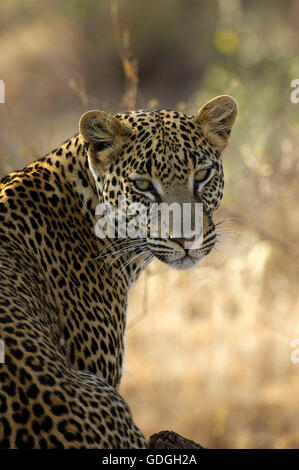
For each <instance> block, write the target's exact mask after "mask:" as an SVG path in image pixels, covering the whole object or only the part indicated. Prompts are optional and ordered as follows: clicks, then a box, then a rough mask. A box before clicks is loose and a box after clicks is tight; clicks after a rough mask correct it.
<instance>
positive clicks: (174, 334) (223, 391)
mask: <svg viewBox="0 0 299 470" xmlns="http://www.w3.org/2000/svg"><path fill="white" fill-rule="evenodd" d="M246 236H249V237H250V242H248V239H247V242H246V243H245V246H239V252H240V254H239V255H234V256H233V257H232V258H231V259H232V261H231V262H225V261H224V262H222V261H221V260H220V259H219V256H216V255H210V258H207V259H206V261H205V262H204V263H203V264H202V266H200V267H199V268H196V269H195V270H190V271H187V272H176V271H172V270H169V269H168V268H166V267H163V266H162V265H161V264H158V263H157V264H153V265H152V266H151V267H149V268H148V272H147V274H146V275H145V277H143V279H142V280H140V282H139V283H138V284H137V285H136V286H135V287H134V288H133V290H132V292H131V295H130V311H129V319H128V331H127V348H126V351H127V352H126V361H125V372H124V377H123V382H122V387H121V391H122V394H123V395H124V397H125V398H126V399H127V400H128V402H129V404H130V406H131V408H132V411H133V414H134V416H135V420H136V422H137V423H138V425H139V426H140V427H141V428H142V430H143V431H144V433H145V434H146V435H147V436H149V435H150V434H151V433H153V432H157V431H159V430H162V429H172V430H175V431H177V432H179V433H180V434H182V435H185V436H187V437H189V438H192V439H193V440H197V441H198V442H200V443H201V444H202V445H203V446H207V447H211V448H217V447H221V448H243V447H245V448H281V447H283V448H284V447H298V446H299V427H298V425H299V419H298V415H297V409H298V405H299V398H298V387H299V370H298V365H295V364H292V363H291V360H290V354H291V348H290V341H291V340H292V339H294V338H295V337H299V328H298V321H297V312H298V308H299V303H298V301H295V302H294V301H293V302H291V299H290V298H289V297H288V289H287V286H286V285H283V280H281V279H280V278H279V276H277V275H275V273H274V276H273V272H271V259H272V257H273V251H275V250H277V248H275V246H273V244H271V242H267V241H260V240H258V239H257V237H256V236H254V235H253V234H248V233H247V234H246ZM244 237H245V235H244ZM243 245H244V244H243ZM249 247H250V249H249ZM278 254H279V253H278ZM280 255H282V253H280ZM276 274H277V273H276ZM271 282H274V283H275V286H276V289H275V290H276V291H277V295H276V296H275V297H274V298H272V299H269V298H268V296H267V295H265V288H264V285H265V283H271ZM279 282H282V284H281V285H279ZM145 286H146V289H147V295H146V309H147V310H148V312H147V313H146V312H145V313H146V314H145V315H142V312H143V311H144V308H145V306H144V304H145V298H144V289H145ZM140 315H141V317H140ZM136 318H137V319H139V321H138V322H135V319H136ZM130 323H131V324H132V323H133V324H132V326H131V327H130ZM296 331H297V336H296Z"/></svg>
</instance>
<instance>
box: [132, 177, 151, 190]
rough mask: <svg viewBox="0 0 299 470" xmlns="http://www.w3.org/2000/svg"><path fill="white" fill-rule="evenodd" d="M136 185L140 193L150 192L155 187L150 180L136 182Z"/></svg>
mask: <svg viewBox="0 0 299 470" xmlns="http://www.w3.org/2000/svg"><path fill="white" fill-rule="evenodd" d="M134 185H135V187H136V188H137V189H139V191H150V190H151V189H152V188H153V185H152V183H151V182H150V181H148V180H142V179H138V180H134Z"/></svg>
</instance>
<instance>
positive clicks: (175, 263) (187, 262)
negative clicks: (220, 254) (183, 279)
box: [163, 254, 205, 271]
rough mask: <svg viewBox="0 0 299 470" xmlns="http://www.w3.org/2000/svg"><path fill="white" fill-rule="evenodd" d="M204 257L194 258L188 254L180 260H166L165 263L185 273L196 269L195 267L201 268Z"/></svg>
mask: <svg viewBox="0 0 299 470" xmlns="http://www.w3.org/2000/svg"><path fill="white" fill-rule="evenodd" d="M204 257H205V256H204V255H199V256H198V257H193V256H190V255H188V254H186V255H184V256H182V257H181V258H179V259H174V260H172V259H164V260H163V261H164V263H166V264H167V265H168V266H170V267H171V268H173V269H177V270H179V271H184V270H186V269H191V268H194V267H195V266H199V264H200V263H201V262H202V260H203V259H204Z"/></svg>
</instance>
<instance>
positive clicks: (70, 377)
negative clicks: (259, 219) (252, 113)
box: [0, 97, 236, 449]
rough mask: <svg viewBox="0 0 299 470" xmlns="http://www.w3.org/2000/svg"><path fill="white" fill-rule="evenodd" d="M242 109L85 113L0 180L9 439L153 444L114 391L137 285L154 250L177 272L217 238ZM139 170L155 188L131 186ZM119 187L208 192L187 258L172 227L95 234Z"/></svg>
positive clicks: (2, 426)
mask: <svg viewBox="0 0 299 470" xmlns="http://www.w3.org/2000/svg"><path fill="white" fill-rule="evenodd" d="M235 116H236V104H235V101H234V100H233V99H232V98H230V97H218V98H216V99H214V100H212V101H211V102H209V103H207V104H206V105H205V106H204V107H203V108H202V109H201V110H200V111H199V113H198V114H197V115H196V116H193V117H188V116H186V115H184V114H181V113H178V112H176V111H165V110H162V111H138V112H128V113H123V114H117V115H115V116H114V117H112V116H109V115H107V114H106V113H103V112H98V111H93V112H89V113H87V114H85V115H84V116H83V117H82V118H81V123H80V133H79V134H78V135H75V136H74V137H73V138H71V139H69V140H67V141H66V142H65V143H63V144H62V145H61V146H60V147H59V148H57V149H55V150H54V151H53V152H51V153H49V154H48V155H46V156H45V157H43V158H41V159H39V160H37V161H35V162H33V163H31V164H29V165H28V166H27V167H26V168H25V169H23V170H21V171H16V172H13V173H11V174H9V175H8V176H6V177H5V178H3V179H2V180H1V181H0V320H1V327H0V328H1V329H0V337H1V338H2V339H3V340H4V342H5V353H6V354H5V364H0V385H1V387H0V447H1V448H80V447H82V448H83V447H84V448H106V449H108V448H109V449H113V448H145V447H147V442H146V440H145V438H144V437H143V435H142V433H141V432H140V431H139V429H138V428H137V427H136V426H135V424H134V422H133V420H132V416H131V413H130V411H129V408H128V405H127V404H126V403H125V401H124V400H123V399H122V397H121V396H120V395H119V393H118V391H117V390H118V387H119V383H120V379H121V370H122V360H123V350H124V331H125V325H126V311H127V294H128V289H129V287H130V285H131V283H132V281H133V280H135V279H136V278H137V276H138V275H139V274H140V272H141V271H142V270H143V269H144V268H145V267H146V265H147V264H148V263H149V262H150V261H151V259H153V258H154V257H156V258H158V259H160V260H161V261H163V262H166V263H168V264H169V265H171V266H173V267H176V268H179V269H181V268H186V267H190V266H191V265H194V264H196V263H197V262H199V261H200V260H201V259H202V257H203V256H205V255H207V254H208V253H209V252H210V251H211V249H212V248H213V246H214V243H215V228H214V224H213V220H212V216H213V212H214V210H215V209H216V208H217V207H218V205H219V203H220V200H221V197H222V191H223V170H222V164H221V151H222V150H223V148H224V147H225V145H226V144H227V141H228V135H229V132H230V129H231V127H232V125H233V122H234V120H235ZM206 164H208V165H210V167H211V168H212V169H213V176H212V178H211V179H210V180H209V181H208V182H207V184H206V185H204V186H203V187H202V188H201V189H200V190H197V191H194V188H193V187H192V188H191V187H190V175H192V174H194V172H195V171H197V169H198V168H201V167H202V166H203V165H206ZM133 173H134V174H138V175H141V176H143V177H146V178H150V179H151V180H153V181H155V184H156V186H155V188H154V191H153V192H152V193H151V194H143V193H140V192H138V191H136V188H134V187H133V184H132V181H131V177H132V174H133ZM157 188H158V189H157ZM118 195H126V196H127V198H128V200H129V201H135V202H142V203H143V204H145V205H149V203H150V202H152V200H153V199H154V200H162V201H164V202H168V203H170V202H173V201H179V202H180V203H182V202H187V201H189V202H191V203H194V202H195V201H200V202H202V203H203V207H204V241H203V244H202V246H201V248H200V250H197V252H196V253H194V258H193V261H192V263H191V262H189V264H188V263H186V260H185V258H188V256H185V255H183V252H184V248H183V246H182V245H181V244H180V243H178V241H177V240H174V239H171V238H169V239H167V240H165V239H163V240H162V239H161V240H160V239H155V240H150V239H145V240H143V241H141V242H140V245H138V244H137V242H136V244H135V245H134V243H135V242H132V241H131V240H125V241H124V240H113V239H109V238H107V237H106V238H104V239H100V238H98V237H97V236H96V234H95V225H96V217H95V209H96V206H97V204H98V203H99V202H103V201H105V202H110V203H112V204H113V205H115V204H116V201H117V197H118ZM190 259H191V258H190Z"/></svg>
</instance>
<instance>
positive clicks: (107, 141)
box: [79, 111, 131, 164]
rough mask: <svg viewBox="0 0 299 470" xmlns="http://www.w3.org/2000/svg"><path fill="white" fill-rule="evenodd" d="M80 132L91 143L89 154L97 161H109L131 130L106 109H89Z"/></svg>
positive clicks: (82, 119) (82, 118)
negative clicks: (105, 110)
mask: <svg viewBox="0 0 299 470" xmlns="http://www.w3.org/2000/svg"><path fill="white" fill-rule="evenodd" d="M79 130H80V134H81V135H82V137H83V139H84V140H85V142H87V143H88V144H89V147H88V154H89V156H90V158H91V160H92V161H93V163H94V164H96V163H102V164H104V163H105V162H106V163H107V162H108V161H109V158H110V159H111V158H112V156H113V155H114V154H115V153H117V152H118V151H119V150H120V149H121V148H122V146H123V144H124V142H125V140H126V137H127V136H128V135H129V134H130V133H131V130H130V129H129V128H128V127H127V126H126V125H125V124H123V123H122V122H121V121H119V120H118V119H117V118H115V117H114V116H111V115H110V114H108V113H105V112H104V111H87V112H86V113H85V114H83V116H82V117H81V119H80V123H79Z"/></svg>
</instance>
